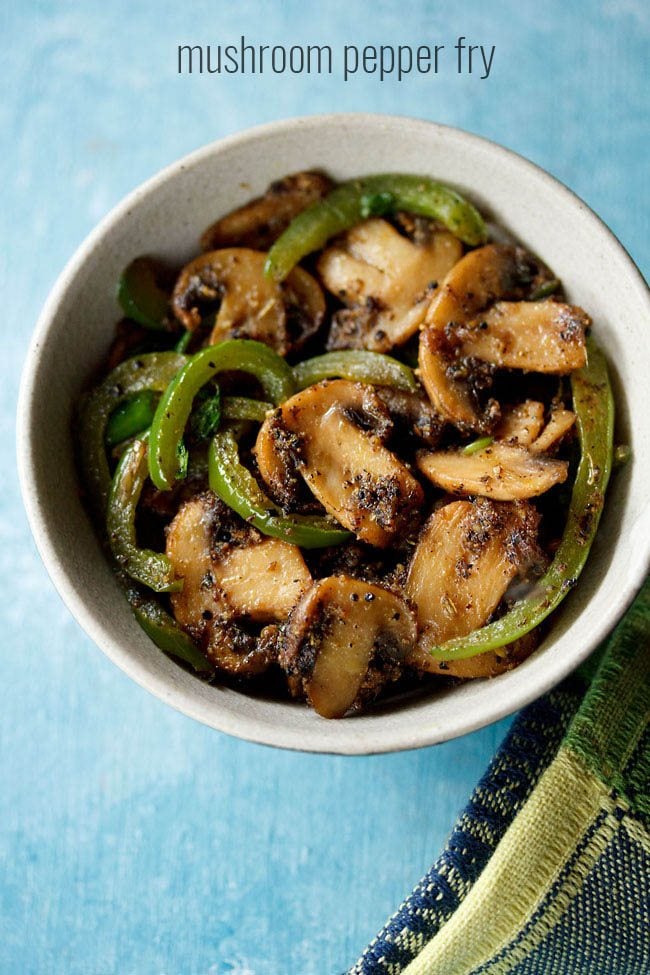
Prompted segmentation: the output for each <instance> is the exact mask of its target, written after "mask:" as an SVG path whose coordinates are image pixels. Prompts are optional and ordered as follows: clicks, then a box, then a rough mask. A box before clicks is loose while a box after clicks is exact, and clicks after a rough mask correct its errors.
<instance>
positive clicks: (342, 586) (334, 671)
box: [279, 575, 416, 718]
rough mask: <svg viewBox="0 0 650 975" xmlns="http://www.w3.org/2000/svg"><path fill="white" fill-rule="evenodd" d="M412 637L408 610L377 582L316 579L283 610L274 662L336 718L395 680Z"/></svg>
mask: <svg viewBox="0 0 650 975" xmlns="http://www.w3.org/2000/svg"><path fill="white" fill-rule="evenodd" d="M415 639H416V626H415V619H414V616H413V613H412V612H411V610H410V609H409V607H408V606H407V604H406V603H405V602H404V600H403V599H400V598H399V596H395V595H394V594H393V593H391V592H388V591H387V590H386V589H383V588H382V587H381V586H376V585H372V584H370V583H367V582H361V581H360V580H359V579H352V578H350V577H349V576H345V575H339V576H330V577H329V578H326V579H320V580H319V581H318V582H316V583H314V585H313V586H312V587H311V589H309V590H308V591H307V592H306V593H305V595H304V596H303V597H302V598H301V599H300V601H299V602H298V603H297V605H296V607H295V608H294V610H293V612H292V613H291V616H290V617H289V620H288V623H287V627H286V631H285V633H284V641H283V646H282V647H281V649H280V655H279V660H280V664H281V666H282V667H284V669H285V670H286V671H287V673H288V674H289V677H290V679H291V680H292V685H293V687H294V689H295V690H296V691H297V692H299V693H302V694H304V695H306V697H307V699H308V701H309V703H310V704H311V705H312V707H313V708H314V709H315V710H316V711H317V712H318V714H320V715H322V716H323V717H324V718H341V717H343V715H345V714H346V713H347V712H348V711H349V710H350V709H352V708H355V707H358V706H360V705H361V704H363V703H365V702H367V701H368V700H370V699H372V698H374V697H375V696H376V695H377V694H378V693H379V691H380V690H381V689H382V687H384V686H385V685H386V684H387V683H388V682H390V681H394V680H396V679H397V678H398V677H399V676H400V674H401V671H402V665H403V662H404V660H405V658H406V655H407V654H408V653H409V651H410V649H411V647H412V646H413V644H414V642H415Z"/></svg>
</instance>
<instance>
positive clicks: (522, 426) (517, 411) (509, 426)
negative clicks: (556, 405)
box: [494, 399, 544, 447]
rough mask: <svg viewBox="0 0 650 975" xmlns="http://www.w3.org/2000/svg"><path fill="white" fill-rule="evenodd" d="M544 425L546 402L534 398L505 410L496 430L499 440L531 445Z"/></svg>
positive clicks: (495, 433) (521, 445)
mask: <svg viewBox="0 0 650 975" xmlns="http://www.w3.org/2000/svg"><path fill="white" fill-rule="evenodd" d="M543 425H544V404H543V403H540V402H538V401H537V400H534V399H527V400H524V402H523V403H518V404H517V405H516V406H511V407H509V408H508V409H506V410H504V411H503V413H502V415H501V420H500V421H499V425H498V426H497V428H496V430H495V431H494V436H495V438H496V439H497V440H502V441H504V442H505V443H509V444H517V445H518V446H520V447H529V446H530V445H531V444H532V442H533V441H534V440H535V439H536V438H537V437H538V436H539V434H540V431H541V429H542V427H543Z"/></svg>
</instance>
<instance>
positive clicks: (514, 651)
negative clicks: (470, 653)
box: [426, 627, 540, 680]
mask: <svg viewBox="0 0 650 975" xmlns="http://www.w3.org/2000/svg"><path fill="white" fill-rule="evenodd" d="M539 641H540V630H539V627H536V628H535V629H534V630H531V631H530V633H527V634H526V635H525V636H522V637H520V638H519V639H518V640H515V641H514V643H509V644H508V645H507V646H505V647H500V648H499V649H498V650H488V651H487V652H486V653H480V654H478V656H476V657H467V659H465V660H434V659H433V658H430V664H431V665H430V666H428V667H427V668H426V670H427V672H428V673H432V674H440V675H441V676H442V677H458V678H460V679H461V680H476V679H478V678H480V677H498V676H499V674H505V673H506V671H508V670H514V668H515V667H518V666H519V664H520V663H522V662H523V661H524V660H525V659H526V657H529V656H530V655H531V653H532V652H533V650H535V649H536V648H537V646H538V645H539Z"/></svg>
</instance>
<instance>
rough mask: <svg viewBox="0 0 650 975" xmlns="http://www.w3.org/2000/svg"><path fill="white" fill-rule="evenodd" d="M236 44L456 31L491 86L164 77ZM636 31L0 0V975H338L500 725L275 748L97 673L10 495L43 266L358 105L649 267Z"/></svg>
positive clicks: (117, 2) (515, 12)
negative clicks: (145, 185) (226, 139)
mask: <svg viewBox="0 0 650 975" xmlns="http://www.w3.org/2000/svg"><path fill="white" fill-rule="evenodd" d="M569 7H570V8H571V9H569ZM242 33H245V34H246V35H247V37H248V38H249V39H250V40H253V41H255V42H257V43H269V44H273V43H285V44H292V43H300V42H303V43H305V42H311V43H316V42H317V43H330V44H332V45H333V46H337V47H340V45H342V44H345V43H356V44H364V43H411V44H419V43H431V44H434V43H446V44H450V43H451V44H453V42H454V41H455V39H456V37H457V36H458V35H460V34H462V35H465V36H466V37H467V38H468V41H470V42H471V43H484V44H489V45H491V44H495V45H496V54H495V59H494V65H493V68H492V74H491V77H490V78H489V79H488V80H487V81H480V80H479V79H478V78H477V77H475V76H473V77H471V78H468V77H464V78H461V77H458V76H456V75H455V74H453V73H451V72H450V73H443V74H440V75H439V76H438V77H436V78H432V77H429V78H421V79H419V80H413V79H411V80H405V81H403V82H402V83H401V84H400V83H398V82H396V81H390V80H389V81H385V82H384V83H383V84H381V83H379V82H378V81H376V80H374V79H373V78H365V79H361V78H353V79H352V80H351V81H350V82H348V83H347V84H343V82H342V81H341V80H340V79H339V78H338V77H331V78H329V77H325V78H321V79H311V80H310V79H309V78H305V79H295V78H293V77H291V76H284V77H277V78H269V77H265V78H263V79H261V80H260V79H259V78H250V77H247V78H241V77H235V78H232V77H230V78H228V77H224V78H221V79H219V78H217V77H215V76H213V77H207V76H204V77H196V76H195V77H178V76H177V74H176V62H175V51H176V45H177V44H178V43H186V42H191V43H213V44H216V43H218V42H219V41H222V42H225V41H232V40H233V39H237V38H238V37H239V35H240V34H242ZM649 35H650V14H649V13H648V7H647V4H645V3H644V2H643V0H602V2H582V3H577V2H576V3H574V4H571V5H568V4H566V3H565V2H564V0H550V2H547V3H545V4H538V5H532V4H527V3H522V2H521V0H518V2H515V0H502V2H496V3H492V4H484V3H482V2H480V0H468V2H466V3H463V4H451V3H449V2H447V0H444V2H443V0H441V2H439V3H431V2H427V0H414V2H413V0H412V2H410V3H409V4H408V7H407V6H406V5H405V4H397V3H395V2H393V3H388V2H385V0H373V2H372V3H371V2H370V0H360V2H350V0H348V2H343V0H334V2H330V3H327V4H325V3H322V4H320V5H317V9H316V11H315V12H313V13H308V7H307V5H306V4H304V3H299V2H295V0H286V2H284V3H283V4H280V3H270V2H262V0H242V2H240V3H237V4H228V5H226V4H225V3H215V2H209V0H196V2H194V3H192V4H191V5H190V4H182V3H171V2H170V0H158V2H156V3H154V2H153V0H151V2H143V3H140V4H137V5H136V4H132V3H130V2H128V0H103V2H97V0H93V2H88V0H85V2H81V0H72V2H70V0H69V2H64V0H29V2H23V3H20V4H18V3H8V2H5V3H3V4H2V6H1V9H0V36H1V37H2V55H1V57H2V72H3V84H2V89H3V95H2V99H0V131H1V133H2V143H1V144H2V153H1V154H0V175H1V177H2V178H1V181H0V187H1V190H0V192H1V193H2V208H1V212H0V222H1V229H2V240H3V247H2V253H1V254H0V284H1V291H0V293H2V295H3V302H2V314H3V317H2V326H1V327H2V329H3V355H2V359H1V361H2V373H3V375H2V383H1V384H0V423H1V450H2V455H1V464H0V479H1V484H2V490H1V492H0V532H1V544H0V560H1V564H2V578H3V580H4V582H5V587H4V593H3V597H4V598H3V599H2V600H1V602H0V614H1V616H0V618H1V625H2V633H3V652H2V655H1V658H0V668H1V675H0V682H1V686H2V688H3V705H2V708H1V709H0V733H1V739H0V741H1V748H2V753H1V758H0V761H1V763H2V768H1V769H0V781H1V782H2V787H1V788H0V973H2V975H14V973H15V975H18V973H20V975H29V973H39V975H40V973H50V972H52V973H59V972H65V973H66V975H113V973H116V975H117V973H119V975H131V973H133V975H135V973H137V975H226V973H230V975H235V973H237V975H278V973H285V972H286V973H295V975H316V973H318V975H321V973H330V972H336V971H339V970H341V969H342V968H343V967H344V966H345V965H346V964H348V963H350V962H351V961H352V960H353V959H354V958H355V957H356V955H357V953H358V951H359V950H360V949H361V947H362V946H363V945H364V943H365V942H366V940H367V939H368V938H369V937H371V936H372V934H373V932H374V931H375V930H376V929H377V928H378V927H379V926H380V925H381V923H382V922H383V921H384V919H385V917H386V915H387V914H388V913H389V912H390V911H391V910H392V909H393V908H394V907H395V906H397V904H398V902H399V901H400V899H401V898H402V896H403V895H404V894H405V893H406V892H407V891H408V890H409V889H410V887H411V886H412V885H413V883H414V882H415V881H416V880H417V879H418V878H419V876H420V875H421V873H423V871H424V870H425V868H426V867H427V866H428V865H429V863H430V862H431V860H432V859H433V858H434V856H435V855H436V853H437V851H438V849H439V847H440V845H441V844H442V842H443V841H444V838H445V835H446V834H447V832H448V830H449V829H450V827H451V824H452V822H453V819H454V816H455V814H456V812H457V811H458V809H459V808H460V807H461V806H462V804H463V802H464V799H465V797H466V796H467V795H468V793H469V791H470V789H471V787H472V785H473V784H474V782H475V781H476V779H477V778H478V777H479V775H480V773H481V772H482V770H483V768H484V766H485V765H486V763H487V761H488V759H489V757H490V756H491V754H492V752H493V750H494V748H495V747H496V744H497V743H498V741H499V740H500V738H501V737H502V735H503V733H504V730H505V728H506V726H507V722H502V723H501V724H499V725H496V726H493V727H491V728H488V729H485V730H484V731H482V732H479V733H476V734H473V735H470V736H468V737H466V738H464V739H463V740H460V741H456V742H451V743H449V744H446V745H443V746H439V747H437V748H433V749H428V750H426V751H422V752H419V753H409V754H403V755H393V756H383V757H372V758H366V759H346V758H330V757H320V756H305V755H297V754H288V753H282V752H277V751H273V750H269V749H265V748H262V747H259V746H254V745H249V744H246V743H243V742H239V741H235V740H232V739H229V738H227V737H225V736H223V735H219V734H217V733H215V732H212V731H209V730H208V729H206V728H203V727H200V726H198V725H196V724H194V723H193V722H191V721H190V720H189V719H187V718H184V717H182V716H180V715H178V714H176V713H174V712H172V711H171V710H169V709H168V708H166V707H165V706H163V705H162V704H160V703H159V702H158V701H156V700H154V699H153V698H151V697H150V696H149V695H147V694H146V693H145V692H144V691H142V690H140V689H139V688H137V687H136V686H135V685H133V684H131V683H130V682H129V681H128V680H127V678H126V677H124V676H123V675H122V674H121V673H120V672H118V671H117V670H116V669H115V668H114V667H113V666H112V665H111V664H110V663H109V662H108V661H107V660H106V659H104V657H103V656H102V655H101V654H100V653H99V651H97V650H96V649H95V648H94V647H93V645H92V644H91V643H90V641H89V640H88V639H87V638H86V637H85V636H84V634H83V633H82V632H81V631H80V630H79V628H78V627H77V625H76V624H75V623H74V622H73V621H72V619H71V618H70V617H69V615H68V613H67V611H66V610H65V609H64V608H63V606H62V604H61V603H60V601H59V599H58V597H57V596H56V594H55V593H54V591H53V588H52V586H51V584H50V582H49V580H48V578H47V575H46V573H45V571H44V569H43V568H42V566H41V564H40V562H39V560H38V557H37V555H36V553H35V549H34V545H33V543H32V541H31V538H30V536H29V532H28V529H27V526H26V523H25V518H24V516H23V513H22V507H21V503H20V500H19V495H18V488H17V484H16V479H15V476H14V444H13V424H14V412H15V398H16V392H17V386H18V376H19V371H20V368H21V365H22V361H23V359H24V355H25V351H26V344H27V340H28V336H29V333H30V330H31V327H32V324H33V322H34V320H35V318H36V315H37V313H38V310H39V308H40V306H41V304H42V302H43V300H44V298H45V296H46V294H47V291H48V289H49V288H50V286H51V285H52V283H53V281H54V279H55V277H56V276H57V274H58V272H59V271H60V269H61V267H62V265H63V263H64V262H65V260H66V259H67V258H68V257H69V256H70V254H71V252H72V251H73V249H74V248H75V247H76V246H77V244H78V243H79V242H80V241H81V239H82V238H83V237H84V236H85V234H86V233H87V232H88V231H89V230H90V229H91V228H92V226H93V225H94V224H95V223H96V221H97V220H98V219H99V218H100V217H102V216H103V215H104V214H105V213H106V211H107V210H108V209H109V208H110V207H111V206H112V205H113V204H114V203H116V202H117V201H118V200H119V199H120V198H121V197H122V196H123V194H124V193H125V192H127V191H128V190H130V189H132V188H133V187H134V186H135V185H137V184H138V183H139V182H140V181H142V180H143V179H145V178H146V177H148V176H150V175H151V174H152V173H153V172H155V171H156V170H157V169H159V168H160V167H162V166H163V165H165V164H167V163H169V162H171V161H172V160H174V159H175V158H177V157H178V156H180V155H182V154H184V153H186V152H188V151H190V150H192V149H194V148H196V147H198V146H200V145H202V144H204V143H205V142H208V141H210V140H212V139H214V138H216V137H218V136H221V135H224V134H226V133H229V132H233V131H236V130H239V129H242V128H245V127H246V126H249V125H252V124H255V123H258V122H263V121H267V120H271V119H275V118H279V117H283V116H288V115H295V114H302V113H309V112H321V111H330V110H368V109H370V110H378V111H389V112H400V113H404V114H411V115H417V116H421V117H425V118H432V119H436V120H439V121H443V122H449V123H452V124H456V125H459V126H461V127H464V128H467V129H471V130H473V131H475V132H478V133H480V134H482V135H486V136H488V137H490V138H493V139H496V140H497V141H500V142H503V143H504V144H506V145H508V146H510V147H512V148H514V149H516V150H518V151H519V152H522V153H524V154H525V155H527V156H529V157H530V158H531V159H533V160H534V161H536V162H538V163H540V164H541V165H543V166H545V167H546V168H548V169H549V170H550V171H551V172H552V173H554V174H555V175H557V176H558V177H560V178H561V179H562V180H564V181H565V182H566V183H568V184H569V185H570V186H571V187H572V188H573V189H574V190H576V191H577V192H578V193H579V194H580V195H581V196H583V197H584V198H585V199H586V200H587V202H588V203H590V204H591V206H593V207H594V209H595V210H596V211H598V212H599V213H600V214H601V215H602V216H603V217H604V219H605V220H606V221H607V222H608V223H609V224H610V225H611V226H612V228H613V229H614V231H615V232H616V233H617V234H618V235H619V236H620V237H621V239H622V240H623V242H624V244H625V245H626V246H627V247H628V249H629V250H630V251H631V253H632V255H633V257H635V259H636V260H637V262H638V263H639V264H640V266H641V268H642V270H645V271H646V272H647V269H648V258H649V257H650V243H649V241H650V233H649V232H648V231H649V229H650V228H649V227H648V206H647V203H648V200H647V156H648V135H647V133H648V121H649V119H648V99H647V87H648V86H647V82H648V74H647V50H648V43H649V41H650V36H649ZM53 460H54V462H55V459H53Z"/></svg>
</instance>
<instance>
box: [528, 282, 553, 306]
mask: <svg viewBox="0 0 650 975" xmlns="http://www.w3.org/2000/svg"><path fill="white" fill-rule="evenodd" d="M560 287H561V282H560V281H559V280H558V279H557V278H552V279H551V280H550V281H545V282H544V283H543V284H540V286H539V288H535V290H534V291H533V293H532V295H531V296H530V299H529V300H530V301H541V300H542V299H543V298H550V296H551V295H554V294H555V292H556V291H558V290H559V288H560Z"/></svg>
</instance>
